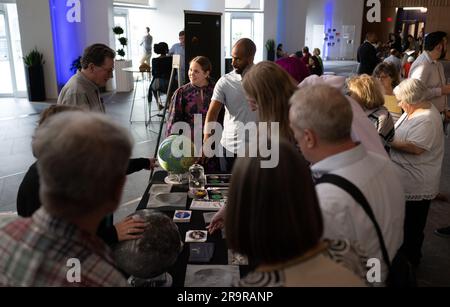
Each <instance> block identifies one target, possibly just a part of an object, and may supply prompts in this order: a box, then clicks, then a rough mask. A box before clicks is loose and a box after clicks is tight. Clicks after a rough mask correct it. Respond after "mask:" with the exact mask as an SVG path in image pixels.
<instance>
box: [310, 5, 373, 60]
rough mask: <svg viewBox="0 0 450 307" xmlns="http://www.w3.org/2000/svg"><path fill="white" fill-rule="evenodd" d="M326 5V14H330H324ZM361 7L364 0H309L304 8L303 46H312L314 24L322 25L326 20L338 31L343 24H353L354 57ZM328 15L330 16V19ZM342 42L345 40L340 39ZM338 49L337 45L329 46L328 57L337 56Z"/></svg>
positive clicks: (361, 12) (357, 42)
mask: <svg viewBox="0 0 450 307" xmlns="http://www.w3.org/2000/svg"><path fill="white" fill-rule="evenodd" d="M326 7H329V10H328V15H330V16H326V15H327V13H326ZM363 8H364V0H309V1H308V5H307V8H306V9H307V15H306V27H305V32H306V35H305V46H309V47H310V49H312V48H314V47H313V46H312V44H313V28H314V25H324V24H325V23H327V22H328V23H331V24H332V26H333V27H334V28H336V29H337V31H339V32H340V31H341V29H342V26H343V25H355V26H356V32H355V42H354V44H353V58H356V52H357V48H358V47H359V45H360V38H361V30H362V20H363V18H362V14H363ZM329 17H331V20H332V21H331V20H330V18H329ZM325 30H326V29H325ZM343 43H345V42H344V41H343V40H341V44H343ZM321 49H323V48H321ZM339 50H340V48H339V47H335V48H331V49H330V53H329V56H330V58H332V59H334V58H338V57H339V54H340V53H339ZM322 51H323V50H322Z"/></svg>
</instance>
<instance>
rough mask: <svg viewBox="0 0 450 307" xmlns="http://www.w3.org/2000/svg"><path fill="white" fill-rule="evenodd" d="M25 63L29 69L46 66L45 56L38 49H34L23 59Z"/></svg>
mask: <svg viewBox="0 0 450 307" xmlns="http://www.w3.org/2000/svg"><path fill="white" fill-rule="evenodd" d="M23 62H24V64H25V66H27V67H32V66H39V65H44V64H45V61H44V55H43V54H42V53H40V52H39V51H38V50H37V48H34V49H33V50H31V51H30V52H29V53H28V54H27V55H25V56H24V57H23Z"/></svg>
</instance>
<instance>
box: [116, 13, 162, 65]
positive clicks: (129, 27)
mask: <svg viewBox="0 0 450 307" xmlns="http://www.w3.org/2000/svg"><path fill="white" fill-rule="evenodd" d="M154 14H155V11H154V10H153V9H150V8H136V7H127V8H124V7H114V24H115V25H120V26H121V27H122V28H123V29H124V31H125V33H124V36H125V37H126V38H128V46H127V49H128V51H127V55H126V57H127V58H128V59H130V60H132V61H133V66H139V63H140V60H141V59H142V56H143V54H144V51H143V47H142V46H141V42H142V39H143V37H144V36H145V35H146V34H147V32H146V27H150V35H152V36H153V44H155V43H156V42H157V41H156V39H155V36H156V35H155V34H156V29H157V28H158V27H157V26H156V25H155V24H154ZM116 46H117V47H119V46H120V43H119V42H118V41H117V40H116ZM117 49H118V48H117Z"/></svg>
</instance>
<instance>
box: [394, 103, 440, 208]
mask: <svg viewBox="0 0 450 307" xmlns="http://www.w3.org/2000/svg"><path fill="white" fill-rule="evenodd" d="M407 116H408V114H406V113H404V114H403V115H402V117H400V119H399V120H398V122H397V123H396V125H395V140H396V141H400V142H408V143H412V144H414V145H416V146H417V147H419V148H422V149H424V150H425V152H424V153H422V154H420V155H414V154H409V153H406V152H403V151H399V150H396V149H394V148H392V149H391V158H392V161H393V162H394V164H395V166H396V168H397V170H398V172H399V175H400V177H401V181H402V183H403V187H404V190H405V199H406V200H407V201H420V200H431V199H434V198H435V197H436V195H437V194H439V182H440V179H441V167H442V161H443V159H444V130H443V126H442V119H441V117H440V114H439V112H438V110H437V109H436V108H435V107H434V106H432V107H431V108H430V109H429V110H426V111H425V112H423V113H422V114H420V115H418V116H416V117H413V118H411V119H407Z"/></svg>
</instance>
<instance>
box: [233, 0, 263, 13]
mask: <svg viewBox="0 0 450 307" xmlns="http://www.w3.org/2000/svg"><path fill="white" fill-rule="evenodd" d="M225 9H226V10H243V9H244V10H258V11H264V0H225Z"/></svg>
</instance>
